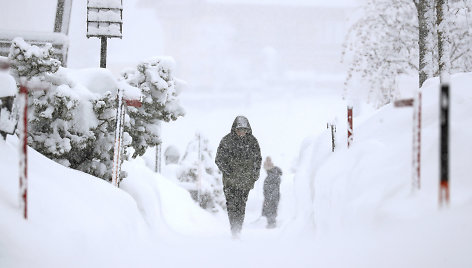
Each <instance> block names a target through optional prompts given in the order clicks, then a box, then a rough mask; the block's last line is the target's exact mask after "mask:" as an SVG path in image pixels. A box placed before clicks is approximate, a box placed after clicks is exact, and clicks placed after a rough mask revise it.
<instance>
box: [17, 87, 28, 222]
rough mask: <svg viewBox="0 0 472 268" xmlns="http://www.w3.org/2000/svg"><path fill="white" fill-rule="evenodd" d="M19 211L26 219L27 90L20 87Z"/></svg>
mask: <svg viewBox="0 0 472 268" xmlns="http://www.w3.org/2000/svg"><path fill="white" fill-rule="evenodd" d="M20 100H22V101H20V105H21V106H20V107H19V108H20V124H19V135H20V209H21V211H23V217H24V218H25V219H27V218H28V152H27V144H28V117H27V115H28V88H27V87H26V86H23V85H22V86H20Z"/></svg>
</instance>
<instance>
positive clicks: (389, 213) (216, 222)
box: [0, 74, 472, 267]
mask: <svg viewBox="0 0 472 268" xmlns="http://www.w3.org/2000/svg"><path fill="white" fill-rule="evenodd" d="M471 83H472V74H460V75H456V76H454V77H453V80H452V91H451V102H452V104H451V105H452V108H451V120H452V123H451V203H450V206H449V207H448V208H442V209H439V208H438V185H439V178H438V169H439V167H438V163H439V159H438V152H439V145H438V135H439V125H438V124H439V123H438V118H439V115H438V107H439V104H438V89H437V88H438V80H437V79H431V80H429V81H428V82H427V83H426V85H425V87H424V91H423V92H424V93H423V96H424V97H423V101H424V103H423V136H422V138H423V139H422V141H423V149H422V155H423V159H422V188H421V190H419V191H413V192H412V190H411V141H412V133H411V129H412V127H411V122H412V110H411V108H394V107H393V106H392V105H388V106H386V107H383V108H382V109H380V110H378V111H372V110H370V109H368V108H366V107H365V106H364V107H362V109H360V107H356V108H358V110H357V111H356V112H355V117H354V129H355V130H354V131H355V134H354V135H355V136H354V145H353V146H352V148H350V149H347V148H346V144H345V143H346V142H345V141H346V122H345V121H346V119H345V118H346V106H345V102H344V101H342V99H341V97H340V92H339V91H336V90H328V89H326V90H323V89H306V90H302V89H292V90H289V89H287V90H284V91H268V90H266V91H264V90H262V91H260V92H253V93H241V94H236V93H235V94H232V95H229V94H226V95H221V94H217V93H215V94H207V95H205V94H197V93H192V92H191V91H189V92H184V93H182V95H181V98H182V105H183V106H184V107H185V108H186V110H187V115H186V117H184V118H182V119H179V120H178V121H176V122H174V123H172V124H165V125H164V130H163V140H164V148H165V147H166V146H168V145H175V146H177V147H178V148H179V149H180V150H181V153H183V151H184V149H185V146H186V145H187V143H188V142H189V141H190V140H191V139H192V138H193V136H194V135H195V132H197V131H199V132H200V133H202V134H203V135H205V136H206V137H207V138H208V139H209V140H210V143H211V146H212V147H213V148H216V146H217V145H218V143H219V140H220V139H221V137H223V135H225V134H226V133H227V132H228V131H229V129H230V126H231V123H232V121H233V119H234V117H235V116H236V115H239V114H243V115H246V116H247V117H248V118H249V120H250V123H251V125H252V128H253V133H254V135H255V136H256V137H257V138H258V140H259V143H260V145H261V150H262V154H263V156H268V155H270V156H271V157H272V158H273V160H274V163H275V164H276V165H279V166H280V167H281V168H282V169H283V170H284V176H283V178H282V180H283V182H282V199H281V204H280V211H279V218H278V220H279V222H278V223H279V225H278V227H277V228H276V229H270V230H268V229H265V228H264V227H265V222H264V219H261V218H260V217H259V215H260V209H261V206H262V181H263V178H264V177H265V174H264V172H262V174H261V179H260V180H259V181H258V183H257V185H256V187H255V188H254V190H253V191H252V192H251V194H250V198H249V201H248V207H247V217H246V222H245V225H244V228H243V232H242V236H241V240H232V239H231V236H230V232H229V225H228V221H227V218H226V215H224V213H219V214H210V213H209V212H207V211H204V210H202V209H200V208H199V207H198V206H197V205H196V204H195V203H194V202H193V201H192V199H191V198H190V195H189V194H188V192H187V191H185V190H184V189H182V188H180V187H178V186H177V185H176V184H174V183H173V182H172V181H171V180H169V179H167V178H165V177H162V176H161V175H158V174H155V173H153V172H152V170H151V169H149V168H148V165H147V164H146V163H149V162H152V159H151V158H152V154H148V155H145V157H144V158H138V159H136V160H133V161H131V162H127V163H125V164H124V166H123V168H124V169H125V170H127V171H128V173H129V175H128V178H126V179H125V180H124V181H123V183H122V184H121V188H120V189H116V188H114V187H113V186H111V185H110V184H108V183H107V182H105V181H103V180H101V179H97V178H95V177H92V176H89V175H86V174H84V173H81V172H78V171H74V170H71V169H68V168H65V167H63V166H60V165H58V164H56V163H55V162H53V161H50V160H48V159H46V158H44V157H42V156H41V155H40V154H38V153H37V152H35V151H34V150H32V149H29V192H28V194H29V207H28V208H29V218H28V220H27V221H25V220H23V219H22V216H21V213H20V212H19V209H18V179H17V178H18V165H17V163H18V155H17V152H18V148H17V147H18V139H17V138H16V137H12V136H9V137H8V139H7V141H6V142H3V141H0V170H1V171H2V175H1V176H0V237H1V238H2V239H0V267H190V266H192V267H471V266H472V255H471V254H470V252H472V243H471V242H470V241H472V227H471V226H472V216H471V215H470V211H471V209H472V181H471V180H470V179H469V176H468V172H467V171H468V166H469V165H468V163H469V161H470V159H471V154H472V150H471V149H472V143H471V142H470V141H469V137H471V136H472V128H470V124H471V123H472V119H470V118H469V116H468V115H469V114H470V113H471V112H472V111H471V107H470V105H468V104H469V103H470V101H471V99H472V93H471V92H470V90H468V88H467V87H468V85H470V84H471ZM356 108H355V109H356ZM327 122H336V124H337V141H338V143H337V149H336V151H335V152H334V153H332V152H331V137H330V133H329V132H328V130H327V129H326V123H327Z"/></svg>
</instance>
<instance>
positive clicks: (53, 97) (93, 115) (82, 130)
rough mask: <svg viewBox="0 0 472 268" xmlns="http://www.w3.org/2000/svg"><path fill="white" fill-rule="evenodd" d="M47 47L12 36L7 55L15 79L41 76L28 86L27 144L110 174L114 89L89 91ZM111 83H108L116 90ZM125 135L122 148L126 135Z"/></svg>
mask: <svg viewBox="0 0 472 268" xmlns="http://www.w3.org/2000/svg"><path fill="white" fill-rule="evenodd" d="M51 52H52V50H51V47H50V46H49V45H46V46H45V47H43V48H39V47H36V46H31V45H29V44H27V43H25V42H24V41H22V40H21V39H15V41H14V42H13V44H12V48H11V52H10V55H9V58H10V61H11V62H12V65H13V67H12V68H13V69H14V74H15V75H16V78H17V79H18V80H19V81H22V83H23V82H27V83H29V85H31V81H40V82H41V83H40V84H39V85H40V88H39V89H38V88H31V89H30V90H29V98H28V144H29V145H30V146H31V147H33V148H34V149H35V150H37V151H38V152H40V153H41V154H43V155H45V156H46V157H48V158H50V159H52V160H54V161H56V162H58V163H61V164H62V165H64V166H67V167H70V168H73V169H77V170H81V171H83V172H86V173H88V174H91V175H94V176H97V177H100V178H102V179H105V180H111V172H112V167H113V145H114V139H115V125H116V118H115V117H116V94H113V93H111V92H110V91H106V92H104V93H102V92H91V91H90V90H89V89H88V88H85V87H84V86H83V85H81V84H80V83H77V81H75V80H74V79H72V77H71V75H70V71H69V70H68V69H65V68H59V65H58V64H59V62H58V61H57V60H55V59H52V57H51ZM91 76H92V75H91V74H88V77H89V78H90V77H91ZM95 77H99V75H96V76H94V78H95ZM102 80H103V79H102ZM95 82H97V81H95ZM34 85H38V84H33V86H34ZM116 85H117V83H116V81H115V83H114V84H113V85H109V87H110V89H111V90H112V89H114V90H116V88H115V87H116ZM124 137H125V139H124V144H123V146H124V147H125V148H126V147H127V146H129V144H130V138H129V135H127V133H125V135H124Z"/></svg>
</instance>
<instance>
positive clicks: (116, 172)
mask: <svg viewBox="0 0 472 268" xmlns="http://www.w3.org/2000/svg"><path fill="white" fill-rule="evenodd" d="M117 102H118V109H117V111H116V129H115V146H114V149H113V170H112V184H113V185H114V186H116V187H118V186H119V180H120V173H121V154H122V150H123V149H122V147H123V124H124V110H125V109H124V103H123V92H122V90H121V89H118V96H117Z"/></svg>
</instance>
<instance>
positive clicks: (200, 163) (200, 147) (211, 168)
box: [178, 133, 226, 212]
mask: <svg viewBox="0 0 472 268" xmlns="http://www.w3.org/2000/svg"><path fill="white" fill-rule="evenodd" d="M181 165H182V167H183V171H182V173H181V176H180V177H179V178H178V179H179V181H181V182H183V183H190V184H193V185H194V187H191V188H190V187H187V188H188V190H189V192H190V195H191V196H192V198H193V199H194V200H195V201H196V202H198V203H199V205H200V206H201V207H202V208H204V209H207V210H209V211H213V212H217V211H219V210H221V209H226V204H225V198H224V195H223V184H222V179H221V177H222V174H221V172H220V170H219V169H218V167H217V166H216V165H215V163H214V157H213V154H212V152H211V150H210V148H209V141H208V139H207V138H205V137H203V136H202V135H201V134H199V133H197V134H196V135H195V138H194V139H193V140H192V141H190V142H189V144H188V145H187V150H186V152H185V154H184V156H183V157H182V160H181Z"/></svg>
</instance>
